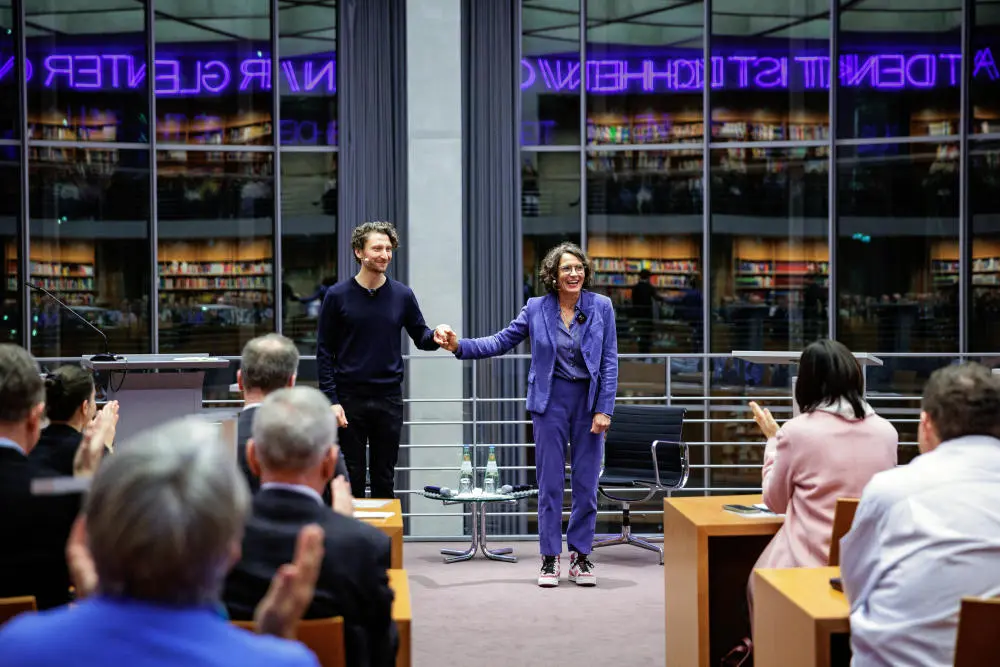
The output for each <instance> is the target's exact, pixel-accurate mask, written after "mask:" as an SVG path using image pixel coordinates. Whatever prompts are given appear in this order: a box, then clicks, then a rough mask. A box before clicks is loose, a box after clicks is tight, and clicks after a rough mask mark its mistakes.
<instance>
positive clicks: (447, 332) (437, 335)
mask: <svg viewBox="0 0 1000 667" xmlns="http://www.w3.org/2000/svg"><path fill="white" fill-rule="evenodd" d="M434 342H435V343H437V344H438V345H440V346H441V347H442V348H444V349H445V350H448V351H449V352H454V351H455V350H457V349H458V334H457V333H455V332H454V330H452V328H451V327H450V326H448V325H447V324H440V325H438V327H437V329H435V330H434Z"/></svg>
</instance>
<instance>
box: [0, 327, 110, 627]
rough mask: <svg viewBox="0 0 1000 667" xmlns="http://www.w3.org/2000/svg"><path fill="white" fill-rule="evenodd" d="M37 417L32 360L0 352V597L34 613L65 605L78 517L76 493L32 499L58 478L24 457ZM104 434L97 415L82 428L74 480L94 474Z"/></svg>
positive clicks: (21, 352)
mask: <svg viewBox="0 0 1000 667" xmlns="http://www.w3.org/2000/svg"><path fill="white" fill-rule="evenodd" d="M44 414H45V384H44V382H43V380H42V378H41V375H40V374H39V369H38V364H37V362H36V361H35V359H34V357H32V356H31V354H29V353H28V351H27V350H25V349H24V348H21V347H18V346H17V345H10V344H3V345H0V545H3V548H0V598H2V597H15V596H20V595H33V596H34V597H35V604H36V605H37V606H38V608H39V609H48V608H50V607H55V606H58V605H61V604H65V603H66V602H69V600H70V591H69V584H70V582H69V573H68V572H67V570H66V559H65V558H64V556H63V549H64V548H65V545H66V538H67V537H68V536H69V531H70V527H71V526H72V525H73V520H74V519H75V518H76V515H77V513H78V512H79V511H80V494H79V492H76V493H68V494H59V495H35V494H33V493H32V482H33V481H35V480H38V479H39V478H45V477H58V476H60V473H59V472H58V471H56V470H54V469H51V468H49V467H48V466H47V464H46V463H44V462H40V461H32V460H31V459H30V458H29V454H31V452H32V451H33V450H34V448H35V445H36V444H37V443H38V439H39V436H40V435H41V430H42V418H43V416H44ZM109 427H113V424H112V423H111V422H110V421H108V420H106V419H105V418H104V416H103V413H98V417H97V419H96V420H95V421H94V422H93V423H91V424H90V425H89V426H87V427H86V428H85V429H84V435H83V438H82V440H81V441H80V445H79V447H78V448H77V453H76V457H75V459H74V461H73V473H74V475H75V476H79V477H88V476H90V475H92V474H93V472H94V470H96V469H97V466H98V465H99V464H100V461H101V450H102V449H103V446H102V443H103V442H104V439H105V437H106V436H107V434H108V432H109V431H108V428H109ZM95 438H96V440H95Z"/></svg>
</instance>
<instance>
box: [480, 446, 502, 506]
mask: <svg viewBox="0 0 1000 667" xmlns="http://www.w3.org/2000/svg"><path fill="white" fill-rule="evenodd" d="M499 488H500V469H499V468H498V467H497V452H496V448H495V447H494V446H493V445H490V455H489V458H487V459H486V475H485V476H484V477H483V493H487V494H490V495H492V494H495V493H496V492H497V489H499Z"/></svg>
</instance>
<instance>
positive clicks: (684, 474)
mask: <svg viewBox="0 0 1000 667" xmlns="http://www.w3.org/2000/svg"><path fill="white" fill-rule="evenodd" d="M660 443H664V444H668V445H677V446H678V447H680V450H681V478H680V481H678V482H677V484H674V485H671V486H664V485H663V482H662V480H660V463H659V461H657V459H656V446H657V445H659V444H660ZM649 451H650V455H651V456H652V457H653V471H654V472H655V473H656V486H657V487H659V488H661V489H682V488H684V485H685V484H687V481H688V475H689V474H690V471H691V468H690V465H689V463H688V462H689V461H690V460H691V459H690V458H689V457H688V445H687V443H686V442H675V441H673V440H654V441H653V444H652V445H651V446H650V448H649Z"/></svg>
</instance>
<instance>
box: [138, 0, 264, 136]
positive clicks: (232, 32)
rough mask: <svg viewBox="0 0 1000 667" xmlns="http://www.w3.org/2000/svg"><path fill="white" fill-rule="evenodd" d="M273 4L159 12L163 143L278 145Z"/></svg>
mask: <svg viewBox="0 0 1000 667" xmlns="http://www.w3.org/2000/svg"><path fill="white" fill-rule="evenodd" d="M270 6H271V3H270V2H269V1H268V0H243V2H239V3H235V2H211V3H180V4H176V5H175V6H173V7H170V8H166V7H162V8H161V7H159V6H157V10H156V23H155V28H156V76H155V88H154V90H155V92H156V137H157V141H160V142H163V143H178V144H247V145H253V146H266V145H269V144H272V143H273V139H272V136H273V128H272V123H271V121H272V119H271V13H270Z"/></svg>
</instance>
